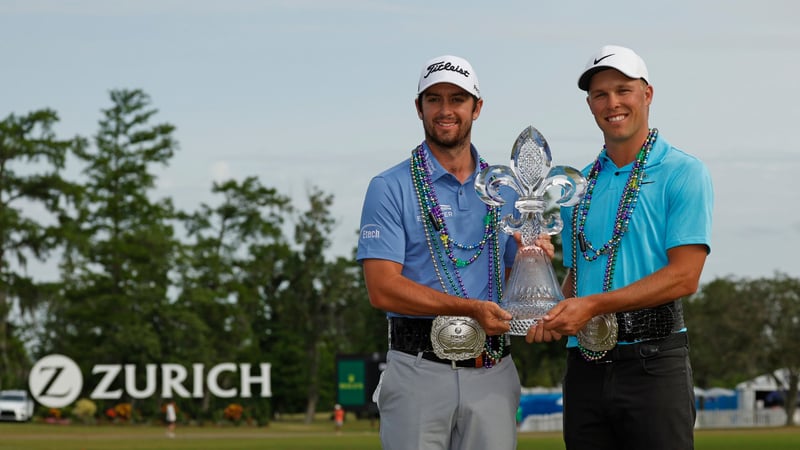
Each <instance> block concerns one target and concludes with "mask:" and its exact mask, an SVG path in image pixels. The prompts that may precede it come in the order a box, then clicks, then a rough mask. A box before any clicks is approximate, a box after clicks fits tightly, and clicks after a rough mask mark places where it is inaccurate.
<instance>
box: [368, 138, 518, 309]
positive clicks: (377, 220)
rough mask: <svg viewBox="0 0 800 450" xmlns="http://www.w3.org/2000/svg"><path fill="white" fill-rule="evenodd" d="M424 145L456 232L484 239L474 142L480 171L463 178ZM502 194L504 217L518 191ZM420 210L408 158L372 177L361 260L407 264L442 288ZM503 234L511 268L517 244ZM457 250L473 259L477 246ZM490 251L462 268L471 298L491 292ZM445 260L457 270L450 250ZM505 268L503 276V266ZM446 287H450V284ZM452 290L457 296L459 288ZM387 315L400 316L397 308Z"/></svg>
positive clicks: (465, 238)
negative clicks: (476, 177)
mask: <svg viewBox="0 0 800 450" xmlns="http://www.w3.org/2000/svg"><path fill="white" fill-rule="evenodd" d="M423 148H424V149H425V151H426V152H427V153H428V155H427V156H428V161H429V163H430V168H431V171H432V172H431V180H432V183H433V186H434V189H435V191H436V195H437V197H438V199H439V204H440V205H441V208H442V212H443V213H444V216H445V222H446V224H447V229H448V231H449V233H450V235H451V237H452V238H453V239H455V240H456V241H457V242H460V243H463V244H473V243H476V242H479V241H480V240H481V238H482V237H483V232H484V226H483V223H484V217H485V216H486V204H485V203H483V201H482V200H481V199H480V197H479V196H478V194H477V192H476V191H475V187H474V183H475V176H476V175H477V174H478V173H479V171H480V166H479V164H477V161H478V160H479V156H478V152H477V150H476V149H475V147H474V146H473V147H472V149H471V151H472V157H473V160H474V161H476V164H475V171H474V173H473V174H472V175H471V176H470V177H469V179H467V180H466V181H465V182H464V183H461V182H460V181H459V180H458V179H457V178H456V177H455V176H453V175H452V174H450V173H449V172H447V171H446V170H445V169H444V168H443V167H442V166H441V164H439V162H438V161H437V160H436V158H434V157H433V155H432V154H431V153H430V149H429V148H428V147H427V144H423ZM509 192H511V191H510V190H509ZM504 194H505V195H507V193H504ZM503 198H504V200H506V203H505V205H503V207H502V210H501V217H505V216H506V215H507V214H511V213H512V211H513V210H514V206H513V204H514V201H515V200H516V196H513V197H503ZM420 214H421V213H420V207H419V200H418V199H417V194H416V192H415V190H414V184H413V181H412V179H411V160H410V158H409V159H406V160H405V161H403V162H401V163H400V164H397V165H396V166H394V167H392V168H390V169H388V170H386V171H384V172H382V173H381V174H379V175H377V176H376V177H374V178H373V179H372V180H371V181H370V183H369V187H368V188H367V193H366V196H365V198H364V206H363V208H362V211H361V227H360V233H359V238H358V250H357V253H356V259H357V260H358V261H359V262H362V261H363V260H365V259H384V260H389V261H394V262H396V263H399V264H402V266H403V270H402V274H403V276H405V277H407V278H409V279H411V280H413V281H415V282H417V283H420V284H423V285H425V286H428V287H431V288H434V289H436V290H438V291H441V290H442V287H441V284H440V282H439V279H438V278H437V276H436V271H435V269H434V266H433V263H432V261H431V254H430V250H429V248H428V242H427V239H426V233H425V228H424V226H423V222H422V221H423V218H422V217H421V215H420ZM499 238H500V258H501V261H503V262H504V264H505V266H507V267H509V268H510V267H511V264H513V262H514V256H515V253H516V248H517V247H516V243H515V241H514V239H510V236H509V235H507V234H505V233H503V232H502V231H501V232H499ZM454 251H455V252H456V253H455V256H456V257H458V258H462V259H468V258H469V257H470V256H471V255H473V254H474V253H475V250H468V251H463V252H460V251H459V250H458V249H454ZM491 251H492V248H491V247H490V246H489V245H488V244H487V245H486V247H484V249H483V252H482V253H481V255H480V257H478V259H477V260H475V261H474V262H473V263H472V264H470V265H468V266H466V267H462V268H459V269H458V270H459V272H460V274H461V279H462V280H463V281H464V285H465V288H466V291H467V295H469V297H470V298H474V299H483V300H486V299H487V297H488V296H489V292H488V286H489V276H490V275H489V254H490V252H491ZM444 260H445V261H446V262H447V265H448V266H447V268H448V270H449V271H450V273H451V274H452V273H454V267H453V264H452V262H451V261H450V260H449V259H448V258H447V256H446V255H445V256H444ZM501 270H503V275H504V274H505V272H504V269H502V265H501ZM442 276H444V274H442ZM445 283H447V280H445ZM447 286H448V289H450V287H449V284H448V285H447ZM448 293H449V294H452V295H457V293H455V292H448ZM493 297H494V298H493V299H492V300H495V301H497V300H498V298H497V287H496V286H495V287H494V292H493ZM388 315H389V316H397V314H394V313H392V312H389V313H388Z"/></svg>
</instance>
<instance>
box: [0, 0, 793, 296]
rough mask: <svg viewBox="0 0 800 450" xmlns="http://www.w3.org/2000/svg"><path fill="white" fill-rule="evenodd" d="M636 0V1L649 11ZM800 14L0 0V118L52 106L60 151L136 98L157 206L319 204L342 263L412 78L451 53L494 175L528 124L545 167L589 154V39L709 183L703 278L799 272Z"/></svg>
mask: <svg viewBox="0 0 800 450" xmlns="http://www.w3.org/2000/svg"><path fill="white" fill-rule="evenodd" d="M650 3H652V4H650ZM798 13H800V7H798V6H797V5H796V3H795V2H793V1H791V0H783V1H781V0H762V1H758V2H755V1H736V0H731V1H717V0H712V1H698V0H676V1H672V2H648V3H645V2H638V1H621V2H620V1H617V2H614V1H609V2H595V1H590V0H576V1H568V2H546V3H545V2H532V1H516V0H513V1H499V2H493V3H492V4H491V5H490V3H489V2H485V1H437V2H431V1H417V0H411V1H379V0H376V1H355V0H354V1H335V0H327V1H326V0H319V1H310V0H306V1H304V0H286V1H254V0H251V1H247V0H225V1H208V0H138V1H103V0H72V1H66V0H65V1H58V0H24V1H23V0H20V1H15V0H1V1H0V54H2V56H3V58H2V63H0V67H2V70H0V86H2V95H1V96H0V100H1V101H0V117H6V116H7V115H8V114H10V113H15V114H24V113H27V112H29V111H32V110H36V109H40V108H44V107H49V108H52V109H55V110H56V111H57V112H58V113H59V114H60V117H61V122H60V124H59V126H58V127H57V130H58V132H59V134H60V135H61V136H62V137H67V136H72V135H75V134H80V135H84V136H91V135H93V134H94V133H95V132H96V131H97V121H98V119H99V118H100V110H101V109H102V108H106V107H108V106H109V105H110V101H109V97H108V92H109V90H111V89H121V88H125V89H134V88H140V89H143V90H144V91H145V92H147V93H148V94H149V95H150V96H151V98H152V100H153V105H154V106H155V107H156V108H158V109H159V111H160V112H159V114H158V115H157V116H156V119H157V120H158V121H164V122H170V123H172V124H174V125H175V126H176V127H177V131H176V135H175V136H176V138H177V139H178V141H179V142H180V150H179V151H178V153H177V154H176V156H175V158H174V159H173V161H172V163H171V165H170V167H168V168H167V169H164V170H160V171H159V173H160V178H159V188H158V190H157V192H155V193H154V194H155V195H156V196H158V197H164V196H169V197H171V198H173V199H174V200H175V202H176V205H177V206H178V207H180V208H183V209H186V210H193V209H195V208H196V207H197V206H198V205H199V204H200V203H201V202H206V203H213V202H214V199H213V198H212V197H211V195H210V189H211V184H212V182H213V181H221V180H225V179H229V178H236V179H242V178H244V177H247V176H251V175H255V176H258V177H259V178H260V180H261V182H262V183H263V184H265V185H267V186H271V187H275V188H277V189H278V190H280V191H281V192H283V193H285V194H287V195H291V196H292V197H293V198H295V199H296V200H295V203H296V204H297V205H298V206H301V207H305V206H306V203H305V201H304V199H305V197H306V193H307V192H308V191H309V188H310V187H311V186H317V187H319V188H320V189H322V190H323V191H325V192H327V193H331V194H333V195H334V196H335V203H334V211H333V214H334V217H335V218H336V219H337V220H338V222H339V226H338V228H337V230H336V233H335V236H333V237H332V238H333V241H334V242H335V244H334V247H333V248H332V253H333V254H336V255H349V252H350V249H351V248H352V247H353V246H354V245H355V243H356V230H357V228H358V221H359V215H360V209H361V203H362V200H363V195H364V191H365V189H366V186H367V183H368V182H369V179H370V178H371V177H372V176H373V175H375V174H377V173H378V172H380V171H381V170H383V169H385V168H387V167H389V166H390V165H393V164H395V163H397V162H399V161H400V160H402V159H404V158H407V157H408V156H409V154H410V150H411V149H412V148H413V147H414V146H416V145H417V144H419V142H420V141H421V140H422V127H421V124H420V122H419V120H418V119H417V116H416V113H415V111H414V108H413V99H414V93H415V88H416V83H417V76H418V74H419V70H420V68H421V66H422V64H423V63H424V62H425V61H426V60H428V59H429V58H432V57H434V56H438V55H442V54H448V53H449V54H456V55H459V56H463V57H465V58H467V59H468V60H469V61H470V62H471V63H472V65H473V66H474V68H475V71H476V72H477V74H478V77H479V79H480V83H481V91H482V93H483V95H484V99H485V104H484V108H483V111H482V114H481V117H480V118H479V119H478V121H477V122H476V123H475V125H474V128H473V142H474V143H475V144H476V146H477V147H478V149H479V150H480V151H481V153H482V154H483V155H484V156H485V157H486V158H487V159H488V160H489V161H490V162H492V163H494V164H507V163H508V158H509V155H510V151H511V145H512V144H513V142H514V139H515V138H516V136H517V135H518V134H519V132H520V131H522V129H524V128H525V127H526V126H528V125H533V126H535V127H536V128H537V129H539V131H541V132H542V134H544V136H545V137H546V138H547V140H548V141H549V143H550V146H551V150H552V152H553V160H554V162H555V163H556V164H559V165H571V166H575V167H583V166H584V165H585V164H587V163H588V162H589V161H591V160H592V159H593V158H594V157H595V156H596V155H597V153H598V151H599V150H600V148H601V146H602V136H601V134H600V131H599V130H598V129H597V127H596V125H595V124H594V121H593V119H592V117H591V115H590V114H589V111H588V108H587V106H586V103H585V95H584V93H582V92H581V91H579V90H578V88H577V86H576V80H577V77H578V75H579V73H580V71H581V69H582V68H583V65H584V63H585V62H586V60H587V59H588V58H589V56H591V54H592V53H593V52H595V51H596V50H597V49H598V48H599V47H600V46H602V45H604V44H620V45H625V46H628V47H631V48H633V49H634V50H636V51H637V52H638V53H639V54H640V55H641V56H642V57H643V58H644V59H645V61H646V63H647V65H648V69H649V71H650V76H651V83H652V84H653V86H654V90H655V96H654V101H653V106H652V109H651V125H652V126H655V127H657V128H659V130H660V132H661V134H662V135H663V136H664V137H666V138H667V139H668V140H669V141H670V142H671V143H672V144H674V145H675V146H677V147H679V148H682V149H683V150H685V151H687V152H689V153H692V154H694V155H696V156H698V157H699V158H701V159H703V160H704V161H705V162H706V164H707V165H708V167H709V169H710V171H711V174H712V177H713V179H714V183H715V191H716V208H715V214H714V220H715V224H714V230H713V249H712V254H711V256H710V257H709V260H708V262H707V264H706V269H705V271H704V275H703V280H704V281H710V280H711V279H713V278H716V277H722V276H728V275H732V276H736V277H761V276H772V275H773V274H774V272H775V271H782V272H785V273H787V274H789V275H790V276H793V277H797V276H800V264H798V262H797V257H798V255H800V207H798V194H797V191H796V188H795V182H796V180H797V178H796V177H798V174H800V152H798V148H797V144H796V140H795V139H794V133H793V132H794V131H795V130H796V129H797V126H798V125H797V124H798V123H800V109H799V108H800V107H799V106H798V103H800V87H798V86H800V83H797V81H796V79H797V77H798V72H800V70H799V69H800V28H798V27H797V23H796V22H797V20H796V19H797V17H798Z"/></svg>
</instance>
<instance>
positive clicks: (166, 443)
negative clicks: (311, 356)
mask: <svg viewBox="0 0 800 450" xmlns="http://www.w3.org/2000/svg"><path fill="white" fill-rule="evenodd" d="M695 442H696V445H695V448H696V449H697V450H723V449H724V450H790V449H791V450H797V449H800V427H792V428H765V429H762V428H758V429H756V428H749V429H731V430H698V431H697V432H696V434H695ZM56 449H57V450H133V449H136V450H177V449H186V450H190V449H191V450H227V449H230V450H256V449H257V450H271V449H275V450H294V449H297V450H323V449H324V450H362V449H363V450H366V449H370V450H374V449H380V440H379V438H378V431H377V428H372V427H371V425H370V423H369V421H366V420H348V421H347V422H345V425H344V430H343V431H342V433H341V434H340V435H337V434H336V433H334V431H333V424H332V423H331V422H330V421H326V420H318V421H317V422H315V423H313V424H311V425H305V424H303V423H300V422H298V421H292V422H272V423H271V424H270V425H269V426H268V427H262V428H255V427H247V426H241V427H234V426H224V427H217V426H213V427H187V426H184V427H180V426H179V427H178V429H177V437H176V438H175V439H168V438H167V437H166V436H165V429H164V428H163V427H157V426H145V425H142V426H138V425H95V426H87V425H49V424H42V423H26V424H13V423H0V450H56ZM518 449H519V450H563V449H564V444H563V442H562V440H561V433H558V432H555V433H521V434H520V436H519V446H518Z"/></svg>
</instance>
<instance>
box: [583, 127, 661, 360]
mask: <svg viewBox="0 0 800 450" xmlns="http://www.w3.org/2000/svg"><path fill="white" fill-rule="evenodd" d="M657 137H658V129H656V128H652V129H650V133H649V134H648V135H647V139H645V141H644V144H642V148H641V150H639V153H637V154H636V160H635V161H634V162H633V167H632V168H631V174H630V175H629V176H628V181H627V182H626V183H625V189H624V190H623V191H622V196H621V197H620V200H619V205H618V206H617V216H616V219H615V220H614V228H613V230H612V233H611V238H610V239H609V240H608V241H606V242H605V243H603V245H602V246H600V248H599V249H597V248H595V247H594V246H593V245H592V243H591V242H590V241H589V239H588V238H587V237H586V234H585V226H586V218H587V217H588V215H589V208H590V207H591V205H592V193H593V192H594V187H595V185H596V184H597V177H598V175H599V174H600V171H601V170H602V169H603V165H602V163H601V162H600V157H601V155H603V154H604V153H605V152H606V150H607V149H606V146H605V145H603V152H601V153H600V155H598V157H597V159H595V161H594V164H593V165H592V169H591V170H590V171H589V176H588V177H587V181H588V186H587V187H586V194H584V196H583V199H581V202H580V203H579V204H578V205H577V206H576V207H575V208H574V209H573V211H572V224H573V225H572V226H573V234H574V235H575V236H574V238H573V239H572V261H573V266H574V267H573V278H572V292H573V295H574V296H575V297H577V296H578V260H577V258H576V257H577V255H578V246H580V250H581V255H582V256H583V259H584V260H586V261H587V262H592V261H596V260H597V258H599V257H600V255H604V254H605V255H608V260H607V261H606V270H605V273H604V274H603V292H608V291H610V290H611V288H612V286H613V282H614V270H615V269H616V266H617V254H618V253H617V251H618V250H619V245H620V242H621V241H622V237H623V236H624V235H625V233H626V232H627V231H628V227H629V226H630V221H631V217H633V210H634V209H635V208H636V203H637V201H638V200H639V191H640V190H641V187H642V185H641V181H642V179H643V178H644V168H645V166H646V165H647V158H648V156H650V150H652V148H653V143H654V142H655V141H656V138H657ZM578 348H579V349H580V351H581V353H582V354H583V357H584V358H586V359H588V360H590V361H591V360H597V359H600V358H602V357H603V356H605V354H606V352H605V351H602V352H594V351H591V350H589V349H586V348H584V347H583V346H581V345H580V344H578Z"/></svg>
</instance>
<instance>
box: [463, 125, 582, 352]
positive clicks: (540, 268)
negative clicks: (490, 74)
mask: <svg viewBox="0 0 800 450" xmlns="http://www.w3.org/2000/svg"><path fill="white" fill-rule="evenodd" d="M552 162H553V161H552V156H551V154H550V146H549V145H548V144H547V141H546V140H545V138H544V136H542V134H541V133H540V132H539V130H537V129H536V128H534V127H532V126H530V127H527V128H525V129H524V130H523V131H522V133H520V135H519V137H517V140H516V141H515V142H514V146H513V148H512V149H511V166H510V167H509V166H499V165H498V166H489V167H487V168H486V169H484V170H482V171H481V172H480V173H479V174H478V176H477V177H476V178H475V190H476V191H477V192H478V195H479V196H480V198H481V200H483V202H484V203H486V204H489V205H492V206H500V205H503V204H505V203H506V200H505V199H503V197H502V193H501V191H500V189H501V187H503V186H508V187H510V188H511V189H513V190H514V191H515V192H516V193H517V194H518V199H517V201H516V202H515V203H514V207H515V208H516V210H517V211H519V213H520V216H519V217H518V218H515V217H514V216H513V215H512V214H509V215H507V216H505V217H503V219H502V222H501V228H502V230H503V231H504V232H505V233H508V234H514V233H517V232H519V233H520V238H521V242H522V247H520V248H519V250H517V255H516V257H515V260H514V266H513V267H512V268H511V274H510V276H509V278H508V283H507V285H506V288H505V290H504V292H503V297H502V298H501V299H500V306H501V307H503V309H505V310H507V311H509V312H510V313H511V314H512V316H513V319H511V330H510V331H509V333H510V334H513V335H518V336H524V335H525V334H527V331H528V328H530V326H531V325H533V324H535V323H536V322H538V321H539V320H540V319H541V317H542V316H543V315H544V314H545V313H546V312H547V311H549V310H550V309H551V308H552V307H553V306H555V304H556V303H557V302H559V301H561V300H563V299H564V296H563V295H562V294H561V287H560V284H559V282H558V280H557V279H556V275H555V271H554V270H553V266H552V264H551V263H550V258H549V257H548V256H547V255H546V254H545V253H544V252H543V251H542V249H540V248H539V247H537V246H536V245H535V243H534V242H535V240H536V237H537V236H539V235H540V234H542V233H547V234H549V235H554V234H558V233H559V232H560V231H561V228H562V227H563V225H564V224H563V222H562V221H561V215H560V214H559V212H558V211H556V212H555V213H552V214H549V215H548V216H547V217H544V211H545V209H546V208H547V198H546V196H547V194H548V192H550V190H551V189H553V190H555V189H557V188H560V196H558V198H556V199H555V204H556V205H558V206H574V205H576V204H577V203H578V202H579V201H580V200H581V197H583V194H584V192H585V190H586V178H584V177H583V175H582V174H581V172H580V171H579V170H577V169H575V168H572V167H568V166H553V165H552Z"/></svg>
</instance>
